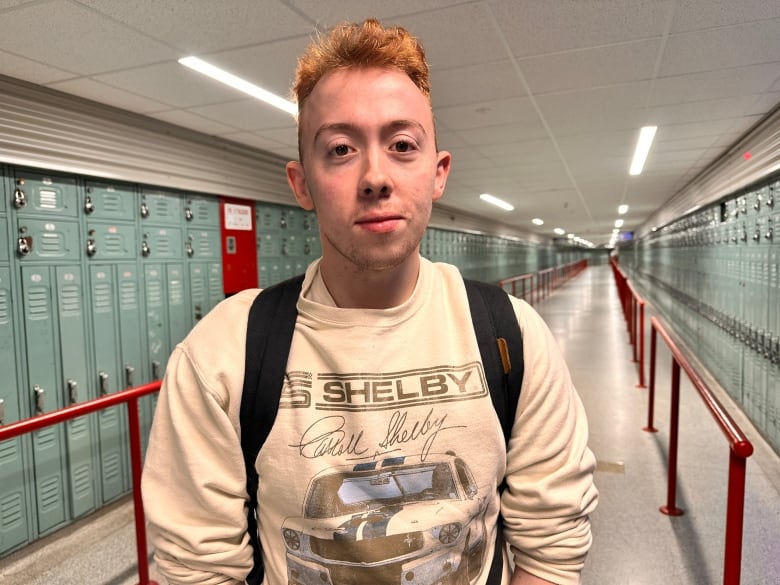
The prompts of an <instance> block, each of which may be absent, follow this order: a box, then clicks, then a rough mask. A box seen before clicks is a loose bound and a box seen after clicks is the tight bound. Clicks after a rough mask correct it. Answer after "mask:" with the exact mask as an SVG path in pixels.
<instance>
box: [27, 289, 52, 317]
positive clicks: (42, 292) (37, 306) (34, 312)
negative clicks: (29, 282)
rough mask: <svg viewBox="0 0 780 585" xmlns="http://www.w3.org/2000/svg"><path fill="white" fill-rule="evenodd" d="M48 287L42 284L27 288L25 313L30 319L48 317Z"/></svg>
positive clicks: (49, 312)
mask: <svg viewBox="0 0 780 585" xmlns="http://www.w3.org/2000/svg"><path fill="white" fill-rule="evenodd" d="M48 292H49V291H48V289H46V288H45V287H42V286H32V287H30V288H29V289H27V315H28V317H29V318H30V319H31V320H42V319H48V318H49V316H50V314H51V311H50V308H49V294H48Z"/></svg>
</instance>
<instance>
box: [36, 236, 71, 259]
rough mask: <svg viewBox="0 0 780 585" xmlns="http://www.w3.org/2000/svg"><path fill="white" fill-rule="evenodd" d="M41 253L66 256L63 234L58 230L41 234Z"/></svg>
mask: <svg viewBox="0 0 780 585" xmlns="http://www.w3.org/2000/svg"><path fill="white" fill-rule="evenodd" d="M41 254H42V255H45V256H64V255H65V239H64V238H63V236H62V234H61V233H58V232H46V233H44V234H41Z"/></svg>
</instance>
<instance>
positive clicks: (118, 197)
mask: <svg viewBox="0 0 780 585" xmlns="http://www.w3.org/2000/svg"><path fill="white" fill-rule="evenodd" d="M82 208H83V209H84V213H86V214H87V215H89V216H90V217H91V218H94V219H110V220H113V221H117V220H122V221H133V220H134V219H135V218H136V215H137V213H138V211H137V209H138V205H137V199H136V194H135V191H134V190H133V188H132V187H130V186H127V185H119V184H117V185H114V184H110V183H103V182H99V181H91V180H88V181H87V183H86V188H85V195H84V205H83V206H82Z"/></svg>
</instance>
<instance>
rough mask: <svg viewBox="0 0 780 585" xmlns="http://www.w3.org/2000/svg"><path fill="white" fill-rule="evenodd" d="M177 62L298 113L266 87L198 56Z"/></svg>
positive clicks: (287, 102) (296, 107) (291, 105)
mask: <svg viewBox="0 0 780 585" xmlns="http://www.w3.org/2000/svg"><path fill="white" fill-rule="evenodd" d="M179 63H181V64H182V65H184V66H185V67H189V68H190V69H192V70H194V71H197V72H198V73H201V74H203V75H205V76H207V77H211V78H212V79H215V80H216V81H219V82H220V83H224V84H225V85H228V86H230V87H232V88H233V89H237V90H239V91H242V92H244V93H246V94H248V95H251V96H252V97H253V98H256V99H258V100H261V101H264V102H265V103H267V104H270V105H272V106H273V107H275V108H279V109H280V110H282V111H285V112H287V113H288V114H292V115H293V116H295V115H297V114H298V106H297V105H296V104H294V103H293V102H291V101H289V100H286V99H284V98H283V97H280V96H278V95H276V94H275V93H271V92H270V91H268V90H267V89H263V88H262V87H260V86H258V85H255V84H254V83H250V82H248V81H247V80H245V79H241V78H240V77H238V76H236V75H233V74H232V73H228V72H227V71H225V70H224V69H220V68H219V67H216V66H214V65H212V64H211V63H207V62H206V61H204V60H203V59H199V58H198V57H182V58H181V59H179Z"/></svg>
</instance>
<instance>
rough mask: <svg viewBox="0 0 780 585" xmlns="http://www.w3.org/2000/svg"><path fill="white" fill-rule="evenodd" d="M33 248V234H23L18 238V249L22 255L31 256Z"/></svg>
mask: <svg viewBox="0 0 780 585" xmlns="http://www.w3.org/2000/svg"><path fill="white" fill-rule="evenodd" d="M32 249H33V239H32V236H23V237H20V238H18V239H17V240H16V250H17V251H18V252H19V255H20V256H29V255H30V254H31V253H32Z"/></svg>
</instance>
